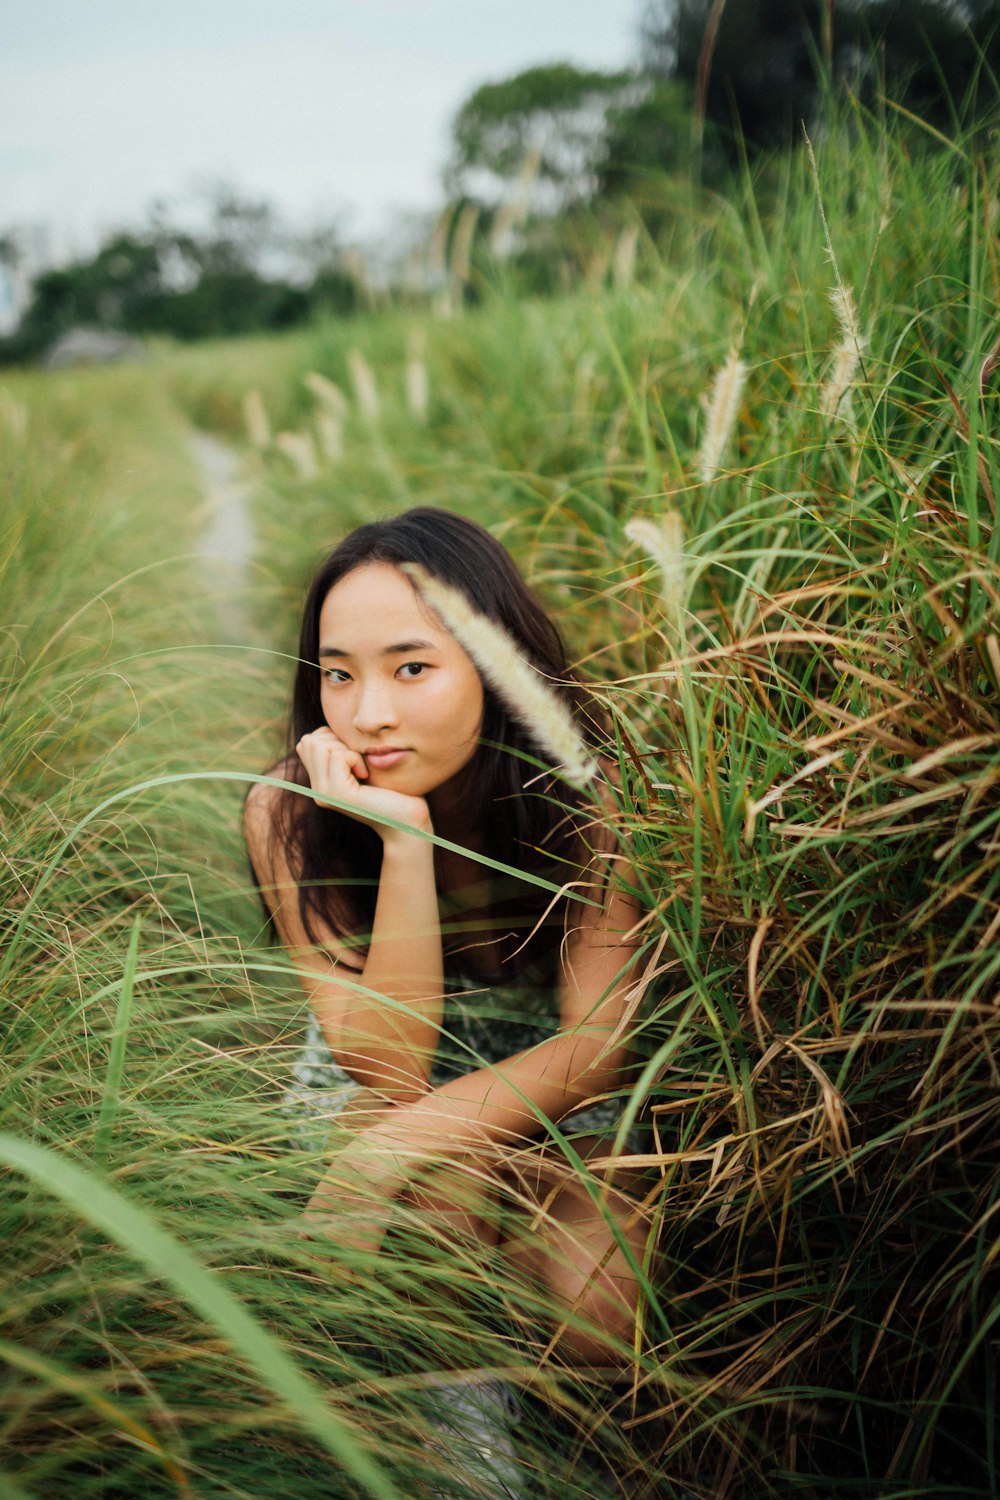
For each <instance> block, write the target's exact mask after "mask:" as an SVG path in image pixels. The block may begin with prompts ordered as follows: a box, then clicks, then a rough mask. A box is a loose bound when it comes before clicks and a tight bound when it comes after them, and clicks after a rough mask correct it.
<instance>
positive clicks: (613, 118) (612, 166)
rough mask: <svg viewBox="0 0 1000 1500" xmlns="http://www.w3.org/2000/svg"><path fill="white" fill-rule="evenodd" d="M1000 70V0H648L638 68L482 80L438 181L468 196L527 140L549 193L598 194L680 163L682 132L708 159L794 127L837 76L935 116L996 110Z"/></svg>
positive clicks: (746, 149) (835, 88)
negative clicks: (445, 176) (445, 181)
mask: <svg viewBox="0 0 1000 1500" xmlns="http://www.w3.org/2000/svg"><path fill="white" fill-rule="evenodd" d="M998 77H1000V0H651V3H650V4H649V5H648V6H647V10H646V14H645V19H644V22H643V25H642V30H641V39H640V57H639V65H638V67H637V68H636V69H635V70H634V71H633V72H631V73H621V72H616V73H610V72H608V73H600V72H593V71H589V72H584V71H580V70H577V69H575V68H571V67H569V66H565V65H564V66H556V67H546V68H532V69H529V70H528V71H527V72H525V73H522V74H520V75H518V76H517V77H515V78H512V79H508V80H506V81H504V82H500V83H493V84H487V85H485V86H484V87H483V88H481V89H478V90H477V91H476V92H475V93H474V94H473V95H472V97H471V98H470V99H469V100H468V101H467V102H466V104H465V105H464V106H463V107H462V109H461V110H460V112H459V114H458V116H457V118H456V121H455V125H454V129H453V133H452V160H451V164H450V168H449V177H448V180H449V182H450V185H451V186H452V188H453V189H455V190H457V191H462V192H465V193H468V194H472V195H474V194H475V193H476V192H477V191H482V189H483V187H484V185H485V186H486V187H488V186H489V184H490V182H491V181H493V182H494V183H495V182H496V181H497V180H498V179H499V180H502V179H507V180H510V179H512V178H513V177H514V176H515V175H516V174H517V172H518V171H519V170H520V169H521V164H522V162H523V161H524V160H525V159H527V158H528V157H529V155H530V154H531V153H534V157H535V158H536V159H537V161H538V163H539V168H538V170H539V176H540V179H541V181H542V182H543V183H544V184H545V185H546V186H547V187H548V189H549V190H550V196H551V197H552V199H553V200H554V201H558V202H559V203H560V204H561V205H562V206H565V205H566V204H567V203H570V202H572V201H577V202H579V201H583V200H588V201H594V200H595V199H597V200H599V199H602V198H606V197H608V196H610V195H615V194H620V193H622V192H628V191H630V190H631V189H632V188H634V187H635V186H636V184H637V183H639V182H641V181H642V179H643V178H644V177H648V176H649V175H651V174H655V173H662V172H665V171H671V170H675V169H676V168H678V167H679V166H682V165H686V164H688V163H689V162H690V160H691V149H692V142H694V143H695V144H696V146H697V147H698V150H699V153H700V154H701V155H702V156H703V157H704V159H703V162H702V166H703V168H704V170H705V171H707V172H708V173H709V174H711V173H712V172H713V171H714V172H718V173H720V174H721V173H724V172H725V171H726V170H728V168H729V167H730V166H731V165H732V163H733V162H734V161H736V160H738V159H739V158H740V156H741V155H742V154H743V153H748V154H750V155H751V156H752V155H753V154H755V153H756V152H759V151H761V150H773V149H775V148H778V147H781V146H784V145H788V144H794V143H796V142H799V141H801V139H802V127H803V125H805V126H806V127H808V128H816V127H817V126H818V124H819V122H820V121H821V117H822V112H823V108H824V106H825V104H826V103H827V101H828V100H829V98H830V97H831V95H836V94H837V93H842V92H843V91H844V90H845V89H849V90H850V91H851V92H852V93H853V94H854V95H855V96H856V97H858V98H859V99H860V100H861V102H862V103H865V104H869V105H870V104H873V103H875V102H877V100H878V99H879V98H880V97H883V98H885V99H888V100H891V101H893V103H895V104H897V105H899V106H901V107H902V108H904V109H905V110H907V111H908V112H910V113H911V114H913V115H916V116H918V117H919V118H920V119H922V120H925V121H927V122H928V123H929V124H930V125H932V126H934V127H936V128H940V127H944V128H949V127H951V126H953V125H955V124H959V123H961V124H966V125H967V124H970V123H973V122H975V121H976V120H986V119H989V118H993V119H995V117H996V114H997V106H998V99H1000V91H998V86H997V80H998ZM706 142H707V144H708V146H709V151H708V154H707V156H705V154H704V153H705V146H706Z"/></svg>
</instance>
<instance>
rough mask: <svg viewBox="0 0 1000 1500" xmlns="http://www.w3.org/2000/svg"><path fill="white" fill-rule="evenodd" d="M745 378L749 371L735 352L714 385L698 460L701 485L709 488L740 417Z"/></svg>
mask: <svg viewBox="0 0 1000 1500" xmlns="http://www.w3.org/2000/svg"><path fill="white" fill-rule="evenodd" d="M746 377H747V367H746V365H745V363H744V362H743V360H742V359H741V358H740V356H739V355H738V354H737V353H736V350H735V349H734V350H733V352H732V353H731V354H730V356H729V358H728V359H727V360H726V363H725V364H724V365H723V366H722V368H721V370H719V372H718V374H717V375H716V377H715V380H714V381H713V382H712V392H711V395H710V396H709V400H708V416H707V418H706V423H705V437H704V439H703V441H702V445H701V452H700V454H699V456H698V475H699V477H700V479H701V482H702V484H709V483H710V482H711V480H713V479H714V478H715V477H716V475H717V474H718V473H719V470H720V468H721V466H722V455H723V454H724V453H725V451H726V448H727V446H728V444H729V439H730V438H731V436H732V432H733V428H734V427H735V425H736V418H737V415H738V414H739V409H740V397H741V396H742V394H743V385H744V382H745V380H746Z"/></svg>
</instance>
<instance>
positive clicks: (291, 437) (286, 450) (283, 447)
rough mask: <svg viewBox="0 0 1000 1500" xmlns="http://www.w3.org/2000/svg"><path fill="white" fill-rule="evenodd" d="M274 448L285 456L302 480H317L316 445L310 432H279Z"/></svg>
mask: <svg viewBox="0 0 1000 1500" xmlns="http://www.w3.org/2000/svg"><path fill="white" fill-rule="evenodd" d="M274 446H275V447H276V448H277V450H278V452H279V453H283V454H284V455H285V457H286V458H287V459H288V461H289V463H291V465H292V467H293V468H294V469H295V472H296V473H297V474H298V475H299V477H300V479H316V478H317V477H318V476H319V463H318V462H317V459H316V445H315V443H314V442H313V440H312V438H311V437H310V436H309V434H308V432H279V433H278V436H277V437H276V438H275V440H274Z"/></svg>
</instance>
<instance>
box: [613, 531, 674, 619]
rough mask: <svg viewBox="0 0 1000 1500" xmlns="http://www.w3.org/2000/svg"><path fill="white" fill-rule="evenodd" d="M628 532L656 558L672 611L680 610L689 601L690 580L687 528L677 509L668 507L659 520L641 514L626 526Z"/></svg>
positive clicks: (667, 601)
mask: <svg viewBox="0 0 1000 1500" xmlns="http://www.w3.org/2000/svg"><path fill="white" fill-rule="evenodd" d="M625 535H626V536H627V537H628V539H629V541H630V542H635V543H636V545H637V546H639V547H641V548H642V549H643V551H644V552H646V553H647V554H648V556H649V557H650V558H651V559H652V560H653V562H654V563H655V564H656V566H657V567H658V568H659V570H660V590H661V593H662V595H663V600H664V603H665V604H666V606H667V610H668V612H669V613H671V614H677V613H679V612H680V611H681V610H682V609H683V608H684V606H685V605H686V603H687V594H688V580H687V566H686V563H685V558H684V530H683V527H682V525H681V518H680V516H679V515H678V514H677V512H676V511H675V510H668V511H667V512H666V513H665V514H664V515H663V516H661V517H660V519H659V520H658V521H650V520H647V519H645V518H643V517H641V516H637V517H636V518H635V520H634V521H629V522H628V524H627V525H626V527H625Z"/></svg>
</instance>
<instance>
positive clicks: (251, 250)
mask: <svg viewBox="0 0 1000 1500" xmlns="http://www.w3.org/2000/svg"><path fill="white" fill-rule="evenodd" d="M206 207H207V214H206V215H205V222H204V224H203V225H202V226H201V227H200V228H190V227H188V226H186V225H183V226H182V225H180V224H178V223H175V222H173V221H172V220H171V217H170V215H169V212H168V210H167V209H166V208H165V207H164V206H162V205H161V206H158V207H157V208H156V209H155V210H154V212H153V214H152V216H151V219H150V222H149V224H148V225H147V226H146V227H145V228H144V229H140V230H136V231H133V232H130V233H120V234H115V235H113V236H112V237H111V238H110V239H108V240H106V241H105V243H104V244H103V245H102V246H101V248H100V249H99V250H98V252H97V254H96V255H94V256H92V257H91V258H90V259H87V260H80V261H75V262H73V263H71V264H69V265H66V266H60V267H57V268H55V269H52V270H47V271H44V272H43V273H42V274H41V275H40V276H38V277H37V278H36V279H35V281H34V283H33V286H32V295H31V300H30V302H29V304H28V306H27V308H26V309H25V312H24V315H23V317H22V319H21V322H20V325H19V326H18V328H17V329H16V331H15V332H14V333H13V334H12V335H10V336H9V337H8V338H6V339H2V340H0V360H3V359H6V360H9V361H15V360H22V359H34V358H37V357H39V356H40V355H42V354H44V353H45V352H46V351H47V350H48V349H50V348H51V347H52V346H53V344H55V342H56V341H57V340H58V339H59V338H60V336H61V335H62V334H64V333H66V332H68V331H69V330H70V329H72V328H77V327H81V326H86V327H90V328H99V329H107V330H114V331H120V332H124V333H132V334H163V335H169V336H172V337H174V338H178V339H185V340H186V339H196V338H215V337H224V336H227V335H235V334H246V333H251V332H257V331H260V330H266V329H283V328H290V327H293V326H295V325H296V324H300V323H304V322H307V321H308V320H309V319H311V318H315V317H316V316H317V315H319V314H322V313H333V314H336V315H338V316H346V315H349V314H351V313H353V312H354V311H355V310H356V308H357V306H358V303H359V300H360V295H361V293H360V290H359V286H358V281H357V277H356V275H354V274H352V272H351V271H350V270H348V268H347V266H346V264H345V263H344V258H343V255H342V252H341V249H340V247H339V244H338V242H337V237H336V235H335V233H334V232H332V231H328V232H326V233H322V234H320V233H317V232H313V233H312V234H311V235H306V236H295V235H292V234H290V233H289V232H288V231H287V230H286V229H285V228H284V227H283V225H282V224H281V223H280V222H279V220H278V218H277V216H276V214H275V212H274V210H273V209H272V208H271V207H270V205H268V204H267V203H262V202H255V201H252V200H248V199H243V198H241V197H240V195H239V194H238V193H236V192H235V191H234V190H233V189H232V188H230V187H227V186H225V185H220V186H217V187H215V188H213V189H211V190H210V191H209V193H208V199H207V204H206ZM275 267H279V268H280V270H276V269H275Z"/></svg>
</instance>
